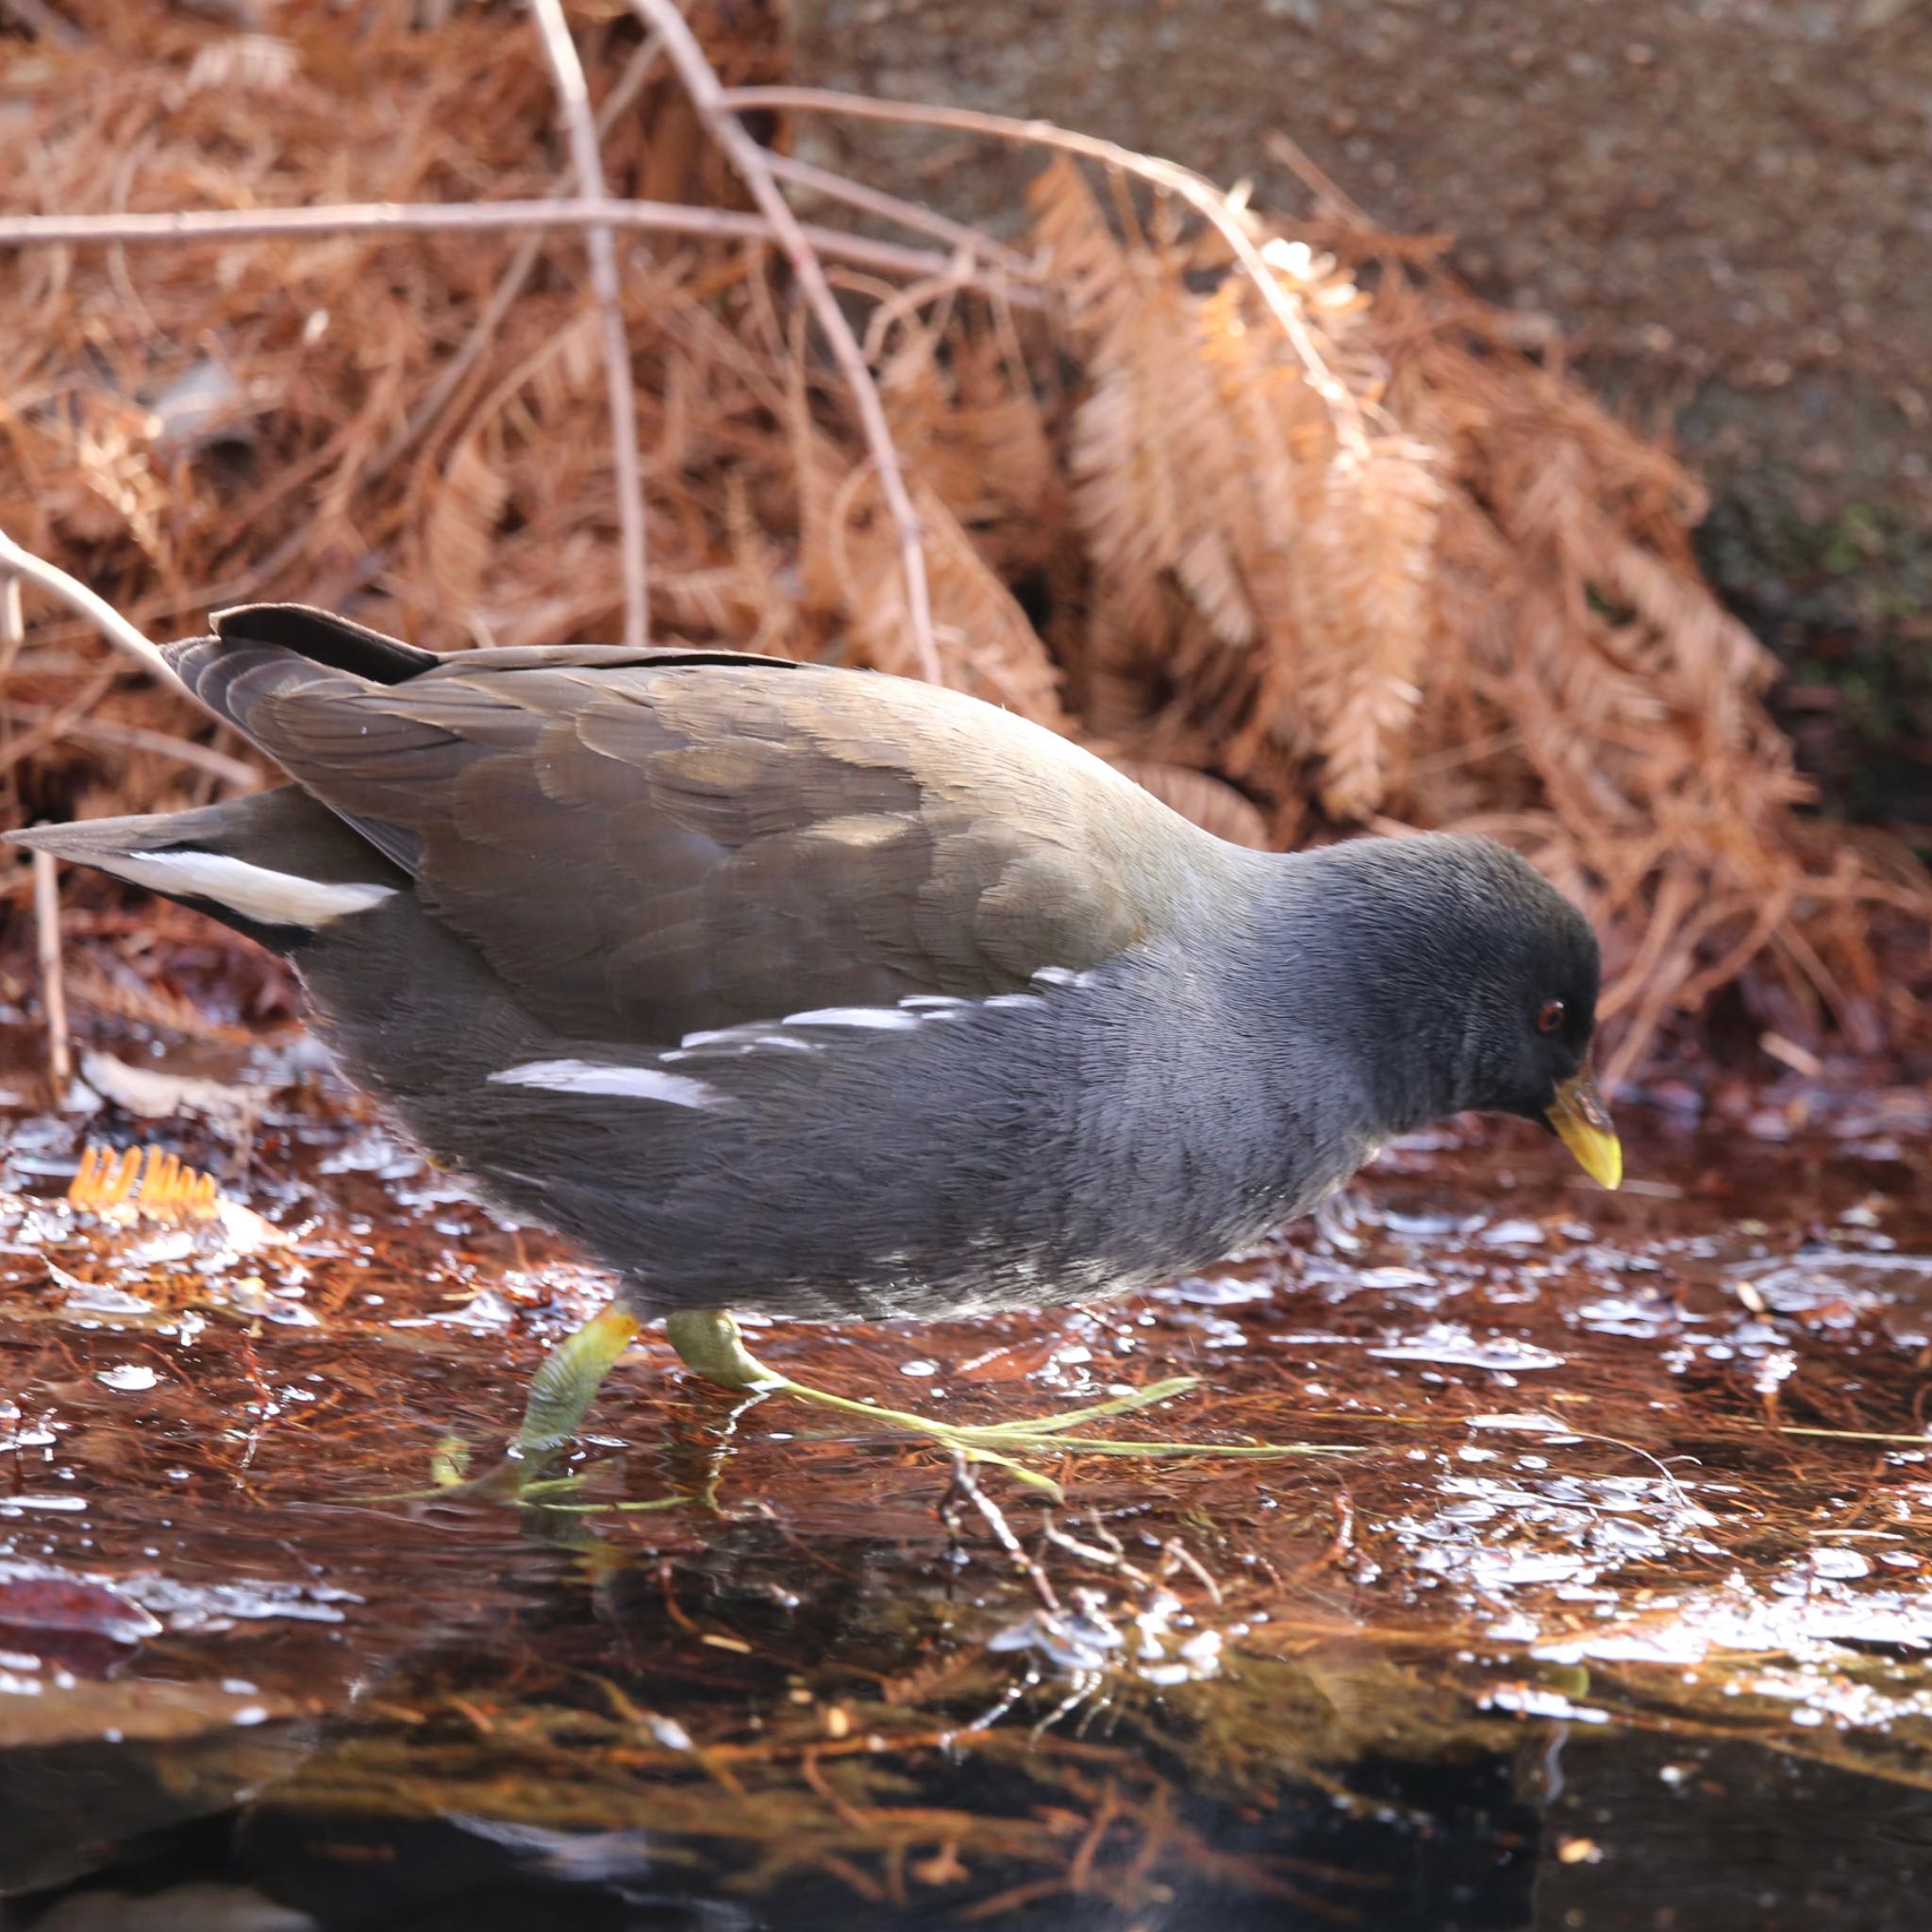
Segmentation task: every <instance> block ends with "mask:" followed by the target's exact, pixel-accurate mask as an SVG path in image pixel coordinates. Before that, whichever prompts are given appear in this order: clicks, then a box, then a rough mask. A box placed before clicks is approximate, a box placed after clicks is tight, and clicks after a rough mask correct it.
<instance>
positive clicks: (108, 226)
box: [0, 196, 997, 286]
mask: <svg viewBox="0 0 1932 1932" xmlns="http://www.w3.org/2000/svg"><path fill="white" fill-rule="evenodd" d="M598 226H605V227H616V228H640V229H643V230H646V231H657V232H659V233H663V234H671V235H699V236H710V237H713V238H715V239H722V240H724V241H743V242H780V241H782V239H783V238H782V237H781V236H780V235H779V234H778V233H777V230H776V229H775V227H774V225H773V224H772V223H770V222H768V221H765V220H764V219H762V218H761V217H760V216H758V215H754V214H747V213H745V212H744V211H743V210H741V209H739V208H691V207H687V206H685V205H684V204H683V203H681V202H672V201H585V200H583V199H581V198H577V199H575V200H573V199H569V198H567V197H564V196H554V197H547V196H546V197H540V198H537V199H534V200H529V201H348V202H332V203H328V204H326V205H325V206H323V207H320V208H185V209H174V210H168V211H166V212H163V213H159V214H100V215H0V248H36V247H51V246H55V245H67V246H75V245H85V244H88V243H94V242H99V243H105V242H274V241H291V240H294V241H301V240H307V239H314V238H316V237H319V236H325V235H382V234H394V235H425V234H426V235H436V234H443V233H454V232H457V231H468V232H476V231H482V232H486V233H487V232H489V231H491V230H493V229H501V228H594V227H598ZM804 233H805V237H806V240H807V241H808V243H809V244H810V245H811V246H812V247H813V248H815V249H817V250H819V251H820V252H821V253H822V254H824V255H831V256H837V257H840V258H842V259H844V260H846V261H853V262H858V263H859V264H860V265H861V266H862V267H866V268H876V269H882V270H884V271H885V272H886V273H887V274H889V275H944V274H946V273H948V272H949V271H954V270H957V267H958V263H957V261H956V260H955V258H953V257H952V256H948V255H941V254H940V253H939V252H938V251H937V250H936V249H931V248H907V247H904V246H902V245H901V244H900V243H898V242H874V241H872V240H871V239H869V238H868V237H866V236H863V235H846V234H841V232H840V231H839V230H838V229H837V228H822V227H816V226H814V225H811V224H810V223H807V224H806V225H805V227H804ZM968 279H969V280H976V281H978V282H981V283H982V284H987V285H990V286H996V285H997V278H996V277H989V276H984V275H981V276H969V277H968Z"/></svg>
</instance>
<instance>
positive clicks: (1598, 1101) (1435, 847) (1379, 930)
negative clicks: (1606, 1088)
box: [1322, 832, 1624, 1188]
mask: <svg viewBox="0 0 1932 1932" xmlns="http://www.w3.org/2000/svg"><path fill="white" fill-rule="evenodd" d="M1322 857H1323V858H1324V861H1325V862H1326V864H1327V865H1328V866H1330V867H1332V868H1333V869H1334V872H1335V874H1337V875H1338V876H1337V878H1336V884H1337V885H1338V886H1339V887H1340V888H1341V890H1340V891H1337V892H1336V893H1335V896H1334V898H1333V900H1332V901H1331V903H1332V904H1333V905H1334V906H1335V907H1336V908H1338V910H1337V919H1338V923H1339V924H1340V926H1341V933H1340V934H1339V935H1338V937H1340V938H1341V941H1342V943H1341V947H1340V948H1339V949H1338V954H1337V958H1336V966H1337V969H1338V970H1339V971H1341V972H1343V973H1345V974H1347V975H1348V976H1349V977H1350V979H1351V980H1352V981H1353V984H1352V987H1351V989H1350V998H1349V1005H1350V1007H1351V1008H1352V1009H1353V1012H1354V1015H1355V1024H1356V1025H1357V1027H1358V1028H1359V1029H1360V1037H1361V1038H1363V1039H1364V1040H1366V1041H1368V1042H1369V1047H1368V1052H1369V1064H1370V1068H1371V1080H1372V1084H1373V1087H1374V1091H1375V1093H1376V1096H1377V1098H1378V1101H1379V1102H1380V1104H1381V1106H1382V1108H1383V1110H1384V1111H1385V1113H1386V1114H1387V1115H1388V1116H1389V1118H1390V1119H1391V1121H1392V1122H1394V1123H1396V1124H1399V1126H1400V1127H1409V1126H1414V1125H1420V1124H1422V1123H1423V1122H1424V1121H1427V1120H1434V1119H1440V1118H1441V1117H1442V1116H1444V1115H1446V1114H1452V1113H1460V1112H1463V1111H1465V1110H1472V1111H1475V1112H1483V1113H1511V1114H1517V1115H1520V1116H1521V1117H1522V1118H1524V1120H1532V1121H1536V1122H1539V1123H1540V1124H1542V1125H1544V1126H1546V1127H1548V1128H1549V1129H1550V1131H1551V1132H1553V1133H1555V1134H1557V1136H1558V1137H1559V1138H1560V1139H1561V1140H1562V1141H1563V1143H1564V1145H1565V1146H1566V1147H1568V1148H1569V1150H1570V1152H1571V1153H1572V1154H1573V1155H1574V1157H1575V1158H1576V1160H1577V1163H1578V1165H1579V1166H1581V1167H1582V1168H1583V1170H1584V1171H1585V1172H1586V1173H1587V1174H1590V1175H1591V1177H1592V1178H1593V1179H1595V1180H1597V1181H1600V1182H1601V1183H1602V1184H1603V1185H1604V1186H1605V1187H1607V1188H1614V1187H1616V1186H1617V1185H1618V1183H1619V1182H1620V1181H1621V1180H1622V1178H1623V1173H1624V1157H1623V1150H1622V1148H1621V1146H1620V1145H1619V1143H1618V1141H1617V1136H1616V1131H1615V1129H1614V1128H1613V1127H1612V1126H1611V1124H1610V1117H1609V1111H1608V1109H1607V1108H1606V1107H1605V1105H1604V1100H1603V1096H1602V1094H1601V1093H1600V1092H1599V1091H1598V1090H1597V1084H1596V1076H1595V1073H1594V1071H1593V1068H1592V1066H1591V1041H1592V1038H1593V1036H1594V1034H1595V1030H1596V1003H1597V992H1598V986H1599V982H1600V978H1601V972H1602V968H1601V962H1600V959H1599V957H1598V952H1597V942H1596V935H1595V934H1594V933H1593V932H1592V931H1591V927H1590V923H1589V921H1588V920H1586V919H1585V918H1584V916H1583V914H1582V913H1581V912H1580V911H1578V910H1577V908H1575V907H1574V905H1572V904H1571V902H1570V901H1569V900H1568V899H1566V898H1565V897H1564V896H1563V894H1562V893H1561V892H1559V891H1557V889H1556V887H1555V886H1553V885H1551V883H1550V882H1549V881H1548V880H1547V879H1546V878H1544V877H1543V875H1542V874H1541V873H1539V872H1538V871H1537V870H1536V869H1535V868H1534V867H1533V866H1531V865H1530V864H1529V863H1528V861H1527V860H1526V859H1524V858H1522V857H1521V856H1519V855H1518V854H1517V853H1514V852H1511V851H1510V850H1509V849H1508V848H1507V846H1504V845H1499V844H1497V843H1496V842H1495V841H1492V840H1489V839H1478V838H1470V837H1466V836H1463V835H1460V834H1454V833H1440V832H1438V833H1425V834H1422V835H1420V836H1417V837H1413V838H1399V839H1364V840H1358V841H1352V842H1350V843H1348V844H1344V845H1340V846H1336V847H1333V848H1331V849H1330V850H1329V851H1328V852H1326V853H1324V854H1323V855H1322Z"/></svg>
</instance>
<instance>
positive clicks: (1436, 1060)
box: [1231, 840, 1477, 1143]
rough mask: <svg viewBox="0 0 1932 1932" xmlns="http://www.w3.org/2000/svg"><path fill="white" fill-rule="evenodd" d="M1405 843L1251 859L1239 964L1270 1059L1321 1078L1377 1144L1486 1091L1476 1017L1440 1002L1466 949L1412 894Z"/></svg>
mask: <svg viewBox="0 0 1932 1932" xmlns="http://www.w3.org/2000/svg"><path fill="white" fill-rule="evenodd" d="M1395 842H1397V841H1386V840H1360V841H1354V842H1351V843H1348V844H1342V845H1334V846H1326V847H1324V848H1323V849H1321V850H1320V851H1315V852H1302V853H1287V854H1279V853H1252V854H1247V853H1244V854H1242V855H1241V859H1242V861H1243V862H1242V863H1241V865H1240V866H1239V867H1238V868H1237V870H1238V873H1239V874H1242V876H1241V878H1240V887H1239V890H1240V891H1241V896H1242V899H1243V903H1244V915H1243V917H1242V919H1241V924H1243V926H1244V927H1245V929H1246V933H1247V943H1246V944H1245V945H1243V946H1241V947H1240V948H1238V949H1236V951H1235V953H1234V954H1233V956H1232V959H1231V964H1232V970H1233V972H1234V973H1235V974H1236V976H1237V981H1238V991H1237V992H1236V997H1237V999H1238V1000H1239V1001H1240V1003H1241V1007H1242V1008H1243V1010H1244V1011H1246V1012H1247V1013H1249V1014H1250V1015H1252V1016H1253V1020H1254V1023H1255V1025H1256V1028H1257V1036H1258V1041H1257V1043H1258V1045H1259V1047H1260V1050H1261V1051H1262V1053H1263V1054H1264V1055H1266V1056H1267V1057H1268V1058H1270V1059H1271V1060H1272V1061H1274V1063H1275V1064H1277V1065H1278V1066H1279V1067H1280V1070H1281V1074H1282V1076H1283V1077H1284V1078H1285V1079H1291V1080H1294V1081H1296V1082H1297V1083H1299V1081H1300V1080H1302V1079H1305V1078H1307V1077H1309V1076H1310V1074H1311V1071H1312V1069H1313V1068H1315V1067H1317V1066H1319V1067H1320V1068H1321V1069H1322V1070H1323V1073H1322V1075H1321V1078H1322V1080H1323V1082H1324V1085H1326V1086H1327V1087H1328V1088H1330V1089H1333V1090H1336V1091H1334V1092H1333V1093H1332V1100H1333V1102H1334V1103H1335V1104H1336V1105H1338V1106H1340V1107H1342V1108H1346V1109H1347V1110H1348V1111H1349V1112H1350V1113H1351V1114H1352V1115H1353V1117H1354V1119H1355V1122H1356V1124H1357V1125H1358V1127H1359V1129H1360V1131H1361V1133H1362V1135H1363V1137H1364V1138H1365V1139H1366V1140H1368V1141H1373V1142H1376V1143H1379V1142H1381V1141H1386V1140H1388V1139H1390V1138H1391V1136H1393V1135H1395V1134H1401V1133H1407V1132H1410V1131H1412V1130H1413V1129H1415V1128H1417V1127H1420V1126H1422V1125H1424V1124H1425V1123H1427V1122H1429V1121H1434V1120H1441V1119H1442V1118H1443V1117H1444V1116H1446V1115H1449V1114H1453V1113H1457V1112H1459V1111H1461V1110H1462V1108H1465V1107H1468V1106H1470V1105H1471V1104H1472V1096H1473V1094H1474V1089H1475V1086H1476V1079H1475V1073H1476V1058H1477V1041H1476V1038H1475V1035H1474V1029H1473V1028H1472V1026H1471V1025H1470V1024H1469V1020H1468V1010H1467V1007H1466V1006H1465V1005H1462V1004H1458V1003H1455V1002H1452V1001H1450V1000H1448V999H1445V997H1444V991H1443V989H1444V978H1443V974H1442V963H1443V960H1444V958H1445V957H1446V958H1448V959H1449V960H1450V962H1451V965H1452V969H1453V966H1454V962H1455V960H1456V958H1457V957H1458V956H1459V955H1460V954H1462V953H1463V952H1464V950H1465V946H1466V936H1465V935H1462V934H1460V933H1458V932H1457V930H1456V922H1455V919H1454V917H1453V909H1452V908H1445V907H1444V906H1443V905H1441V903H1438V902H1437V901H1435V900H1434V899H1432V898H1431V897H1430V896H1429V895H1428V894H1427V893H1426V892H1410V891H1406V890H1402V888H1403V887H1405V886H1407V882H1408V878H1409V877H1412V876H1413V874H1412V872H1409V871H1408V869H1404V872H1394V871H1392V869H1391V866H1390V864H1389V857H1390V847H1391V845H1392V844H1394V843H1395ZM1405 873H1406V874H1407V876H1405ZM1450 983H1451V984H1454V983H1455V981H1454V978H1453V972H1452V978H1451V982H1450ZM1317 1041H1319V1042H1321V1044H1320V1045H1319V1046H1318V1045H1317V1044H1316V1042H1317Z"/></svg>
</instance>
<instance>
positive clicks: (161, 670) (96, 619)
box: [0, 530, 194, 697]
mask: <svg viewBox="0 0 1932 1932" xmlns="http://www.w3.org/2000/svg"><path fill="white" fill-rule="evenodd" d="M8 571H12V572H16V573H18V575H21V576H23V577H25V579H26V581H27V582H28V583H30V584H36V585H38V586H39V587H40V588H41V589H42V590H43V591H46V592H47V594H48V595H49V596H50V597H53V598H55V599H56V600H57V601H58V602H59V603H62V604H64V605H66V606H67V608H69V609H70V610H74V611H77V612H78V613H79V614H80V615H81V616H82V617H84V618H86V619H87V620H88V622H89V623H90V624H92V625H93V626H94V628H95V629H96V630H97V631H99V632H100V634H101V635H102V636H103V637H104V638H106V639H107V640H108V642H109V643H110V644H114V645H117V646H118V647H119V648H120V649H122V650H124V651H125V652H126V653H127V654H128V655H129V656H130V657H133V658H139V659H140V660H141V662H142V664H143V665H145V666H146V667H147V669H148V670H150V671H151V672H153V673H154V675H156V676H157V677H158V678H159V679H160V680H161V682H162V683H163V684H165V685H168V686H170V687H171V688H172V689H174V690H175V691H180V692H182V693H183V694H184V695H186V696H189V697H192V696H193V695H194V693H193V692H192V691H189V689H188V687H187V686H186V685H185V684H183V683H182V682H181V680H180V679H179V678H178V677H176V676H175V671H174V667H173V666H172V665H171V664H169V662H168V660H167V659H166V658H163V657H162V656H161V654H160V652H159V651H158V650H157V649H156V648H155V647H154V645H153V644H151V643H150V642H149V641H147V639H145V638H144V637H142V634H141V633H140V632H139V631H138V630H136V629H135V627H134V626H133V625H131V624H129V623H128V621H127V620H126V619H125V617H123V616H122V615H121V613H120V612H119V611H118V610H116V609H115V608H114V607H113V606H112V605H111V604H109V603H108V602H106V601H105V600H104V599H103V598H101V597H98V596H96V595H95V594H94V592H93V591H90V590H89V589H88V587H87V586H86V585H85V584H83V583H80V582H79V581H77V580H76V579H75V578H74V577H71V576H69V575H67V573H66V572H65V571H64V570H61V569H59V568H58V566H57V565H54V564H51V563H49V562H47V560H46V559H45V558H40V557H36V556H35V555H34V554H33V552H32V551H30V550H23V549H22V548H21V547H20V545H19V544H18V543H16V542H15V541H13V539H12V538H11V537H9V536H8V534H7V533H6V532H5V531H4V530H0V573H4V572H8Z"/></svg>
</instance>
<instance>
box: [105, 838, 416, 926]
mask: <svg viewBox="0 0 1932 1932" xmlns="http://www.w3.org/2000/svg"><path fill="white" fill-rule="evenodd" d="M87 863H88V864H90V865H97V866H99V867H100V868H101V870H102V871H103V872H110V873H112V874H114V876H115V877H116V878H123V879H126V880H127V881H128V882H129V883H130V884H132V885H137V886H146V887H147V888H148V889H149V890H150V891H157V892H185V893H187V894H189V895H190V896H191V897H193V898H197V899H208V900H212V901H213V902H214V904H215V905H217V906H225V907H226V908H228V909H229V910H230V911H232V912H239V913H241V914H242V917H243V918H244V919H252V920H254V921H255V922H256V924H258V925H299V926H308V927H311V928H312V927H315V926H323V925H326V924H329V922H330V921H331V920H336V919H341V918H342V917H344V916H345V915H346V914H348V913H351V912H366V911H368V909H369V908H371V907H372V906H379V905H380V904H381V903H382V901H383V900H385V899H388V898H391V897H393V896H394V893H395V888H394V887H393V886H361V885H353V884H333V883H330V882H328V881H325V880H323V879H306V878H303V877H302V876H301V875H300V874H295V873H286V872H275V871H273V870H271V869H270V868H269V867H268V866H265V865H252V864H250V863H249V861H248V860H247V859H245V858H230V857H228V855H227V854H225V853H221V852H108V853H98V852H90V853H89V854H88V855H87Z"/></svg>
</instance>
